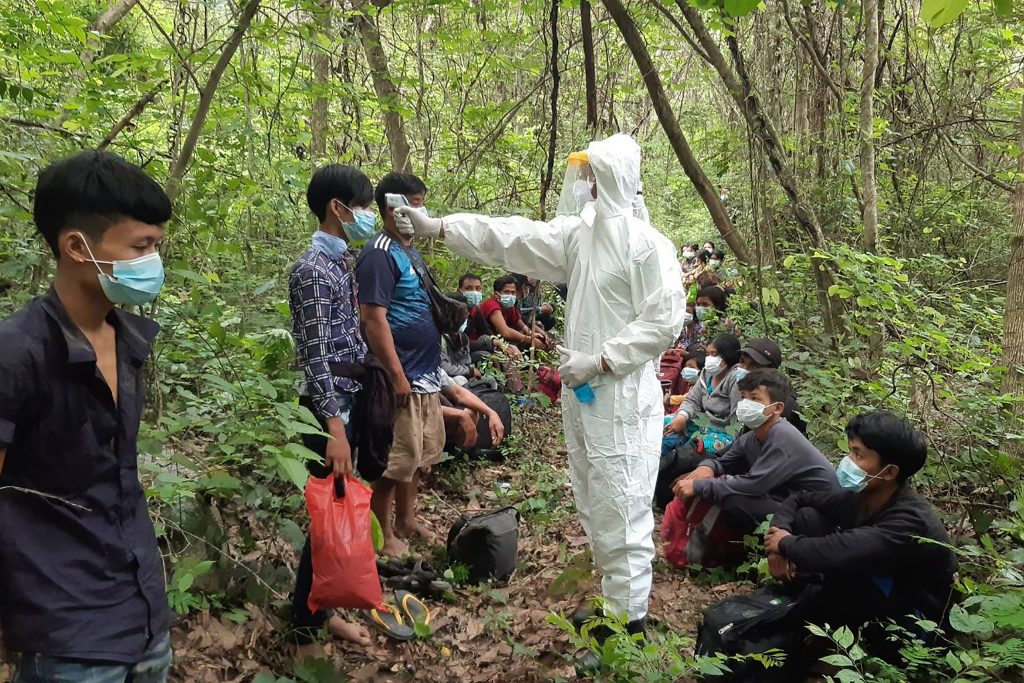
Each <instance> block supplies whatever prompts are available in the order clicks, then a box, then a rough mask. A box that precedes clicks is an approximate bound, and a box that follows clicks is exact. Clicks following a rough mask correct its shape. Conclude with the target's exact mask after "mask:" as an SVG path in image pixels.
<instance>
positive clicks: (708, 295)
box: [694, 285, 739, 335]
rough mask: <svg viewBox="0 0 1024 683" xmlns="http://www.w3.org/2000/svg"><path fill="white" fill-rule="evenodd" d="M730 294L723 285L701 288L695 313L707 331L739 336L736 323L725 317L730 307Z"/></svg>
mask: <svg viewBox="0 0 1024 683" xmlns="http://www.w3.org/2000/svg"><path fill="white" fill-rule="evenodd" d="M729 294H730V292H729V290H727V289H725V288H724V287H722V286H721V285H708V286H706V287H701V288H700V291H698V292H697V305H696V307H695V308H694V313H695V314H696V316H697V320H698V321H700V323H701V325H703V326H704V328H705V329H706V330H707V331H709V332H710V331H721V332H728V333H729V334H733V335H735V334H739V332H738V328H737V327H736V325H735V323H733V322H732V321H731V320H729V318H727V317H726V316H725V311H726V308H728V306H729Z"/></svg>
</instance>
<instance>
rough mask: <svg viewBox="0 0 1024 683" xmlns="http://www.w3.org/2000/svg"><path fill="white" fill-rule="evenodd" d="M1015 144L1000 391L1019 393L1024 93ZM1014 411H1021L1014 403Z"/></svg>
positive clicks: (1023, 351) (1023, 309)
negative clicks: (1016, 154)
mask: <svg viewBox="0 0 1024 683" xmlns="http://www.w3.org/2000/svg"><path fill="white" fill-rule="evenodd" d="M1017 136H1018V137H1017V144H1018V146H1019V149H1020V150H1021V152H1020V156H1019V157H1018V159H1017V185H1016V187H1014V189H1013V195H1012V197H1013V240H1012V242H1011V243H1010V266H1009V270H1008V272H1007V275H1006V312H1005V315H1004V319H1003V365H1005V366H1006V376H1005V377H1004V378H1003V392H1004V393H1007V394H1013V395H1014V396H1020V394H1021V388H1022V386H1024V377H1022V376H1021V372H1022V371H1024V94H1022V97H1021V112H1020V127H1019V130H1018V133H1017ZM1014 412H1015V414H1017V415H1020V414H1021V413H1024V409H1022V408H1021V407H1020V406H1016V408H1015V410H1014Z"/></svg>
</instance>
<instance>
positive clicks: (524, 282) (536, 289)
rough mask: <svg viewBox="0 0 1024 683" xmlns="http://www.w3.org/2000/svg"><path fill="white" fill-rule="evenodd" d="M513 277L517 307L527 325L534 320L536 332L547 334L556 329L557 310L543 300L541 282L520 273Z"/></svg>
mask: <svg viewBox="0 0 1024 683" xmlns="http://www.w3.org/2000/svg"><path fill="white" fill-rule="evenodd" d="M512 277H514V278H515V279H516V297H517V299H518V303H517V304H516V307H517V308H519V315H521V316H522V318H523V320H524V321H525V322H526V324H527V325H529V324H530V321H531V320H532V321H533V329H534V330H535V331H536V332H547V331H548V330H550V329H551V328H552V327H554V326H555V308H554V306H552V305H551V304H546V303H544V302H543V301H542V300H541V296H540V281H539V280H537V279H536V278H532V277H527V276H526V275H520V274H519V273H513V274H512Z"/></svg>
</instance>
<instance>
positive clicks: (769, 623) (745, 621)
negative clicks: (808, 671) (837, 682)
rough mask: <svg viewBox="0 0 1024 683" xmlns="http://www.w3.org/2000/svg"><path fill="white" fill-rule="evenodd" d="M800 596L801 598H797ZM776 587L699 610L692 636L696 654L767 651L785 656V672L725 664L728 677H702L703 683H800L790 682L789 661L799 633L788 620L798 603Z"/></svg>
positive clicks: (745, 662)
mask: <svg viewBox="0 0 1024 683" xmlns="http://www.w3.org/2000/svg"><path fill="white" fill-rule="evenodd" d="M801 595H802V594H801ZM801 599H802V598H801V597H800V596H796V597H794V596H793V595H789V594H787V593H786V592H784V590H783V589H782V588H781V587H777V586H767V587H765V588H760V589H758V590H756V591H754V592H753V593H749V594H747V595H734V596H732V597H729V598H726V599H725V600H722V601H720V602H716V603H715V604H713V605H711V606H710V607H708V608H707V609H706V610H704V619H703V621H702V622H701V625H700V629H699V630H698V632H697V644H696V646H695V648H694V650H695V652H696V654H698V655H703V656H714V655H718V654H721V655H726V656H730V657H731V656H735V655H750V654H763V653H765V652H767V651H768V650H781V651H783V652H785V653H786V660H785V661H786V665H785V666H773V667H771V668H768V669H766V668H765V667H764V666H763V665H762V664H761V663H760V662H758V661H757V660H755V659H737V660H730V661H729V662H728V667H729V668H730V670H731V671H730V672H729V673H726V674H723V675H721V676H706V677H705V680H714V681H737V682H739V681H742V682H744V683H748V682H749V683H769V682H775V681H780V682H781V681H790V680H799V677H797V678H794V677H793V674H794V661H793V660H794V659H797V657H795V655H796V654H797V649H798V648H799V647H800V645H801V642H802V639H801V637H800V632H801V630H802V627H801V625H800V623H798V622H796V620H790V619H787V617H789V616H790V614H791V613H792V612H793V609H794V608H795V607H796V605H798V604H799V603H800V601H801Z"/></svg>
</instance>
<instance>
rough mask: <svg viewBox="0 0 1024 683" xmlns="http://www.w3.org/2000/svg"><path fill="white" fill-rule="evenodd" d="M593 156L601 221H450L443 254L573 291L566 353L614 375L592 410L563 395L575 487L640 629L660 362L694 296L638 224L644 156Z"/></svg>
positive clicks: (621, 150) (606, 578)
mask: <svg viewBox="0 0 1024 683" xmlns="http://www.w3.org/2000/svg"><path fill="white" fill-rule="evenodd" d="M587 154H588V156H589V159H590V164H591V166H592V167H593V170H594V174H595V176H596V182H597V200H596V202H595V204H594V213H593V218H592V219H589V217H588V220H587V219H584V218H581V217H579V216H559V217H557V218H556V219H555V220H553V221H552V222H550V223H544V222H539V221H532V220H529V219H525V218H516V217H511V218H490V217H487V216H478V215H471V214H455V215H452V216H448V217H446V218H445V219H444V221H443V224H444V233H445V244H446V245H447V246H448V247H449V248H450V249H451V250H452V251H453V252H455V253H456V254H458V255H460V256H464V257H466V258H469V259H471V260H473V261H477V262H480V263H485V264H489V265H494V266H501V267H503V268H505V269H507V270H510V271H512V272H517V273H524V274H527V275H531V276H533V277H536V278H539V279H542V280H548V281H550V282H568V284H569V296H568V299H567V302H566V316H565V317H566V339H565V346H566V347H568V348H570V349H574V350H577V351H582V352H584V353H588V354H595V355H596V354H600V355H601V356H603V357H604V359H605V360H606V361H607V364H608V367H609V368H610V372H608V373H605V374H601V375H598V376H597V377H595V378H594V379H592V380H591V381H590V382H589V384H590V386H591V387H592V388H593V390H594V395H595V398H594V400H593V401H591V402H590V403H587V404H581V403H580V402H579V401H578V400H577V399H576V396H575V394H574V393H573V392H572V391H571V390H569V389H568V388H563V391H562V420H563V423H564V426H565V441H566V445H567V447H568V452H569V475H570V479H571V480H572V487H573V493H574V494H575V497H576V506H577V508H578V509H579V515H580V522H581V523H582V525H583V529H584V531H585V532H586V534H587V536H588V538H589V539H590V542H591V546H592V548H593V552H594V560H595V562H596V563H597V566H598V568H599V569H600V570H601V572H602V574H603V581H602V592H603V594H604V598H605V599H606V600H607V601H608V603H609V605H610V607H611V608H612V609H614V610H616V611H617V612H619V613H622V612H625V613H626V614H627V616H628V618H629V619H630V620H635V619H640V618H642V617H644V616H645V615H646V614H647V601H648V597H649V595H650V590H651V575H652V568H651V562H652V561H653V560H654V556H655V551H654V539H653V538H652V534H653V532H654V515H653V513H652V511H651V499H652V497H653V494H654V484H655V481H656V479H657V475H658V461H659V456H660V452H661V437H662V430H663V427H664V422H663V416H664V407H663V404H662V393H661V386H660V385H659V383H658V380H657V376H656V374H655V368H654V364H653V362H652V361H653V359H656V358H658V357H659V356H660V355H661V353H662V352H663V351H664V350H665V349H666V348H668V347H669V346H670V345H671V344H672V342H673V341H675V339H676V338H677V337H678V336H679V333H680V331H681V329H682V326H683V314H684V313H685V311H686V294H685V292H684V291H683V287H682V276H681V272H680V268H679V262H678V260H677V259H676V253H675V247H674V246H673V244H672V243H671V242H670V241H669V240H668V239H667V238H666V237H664V236H663V235H662V234H660V233H659V232H657V231H656V230H655V229H654V228H652V227H651V226H650V224H649V223H647V222H645V221H641V220H638V219H636V218H634V215H633V200H634V198H635V197H636V190H637V184H638V182H639V179H640V147H639V146H638V145H637V144H636V142H635V141H634V140H633V139H632V138H630V137H629V136H627V135H614V136H612V137H610V138H608V139H606V140H602V141H599V142H593V143H591V145H590V147H589V148H588V150H587Z"/></svg>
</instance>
